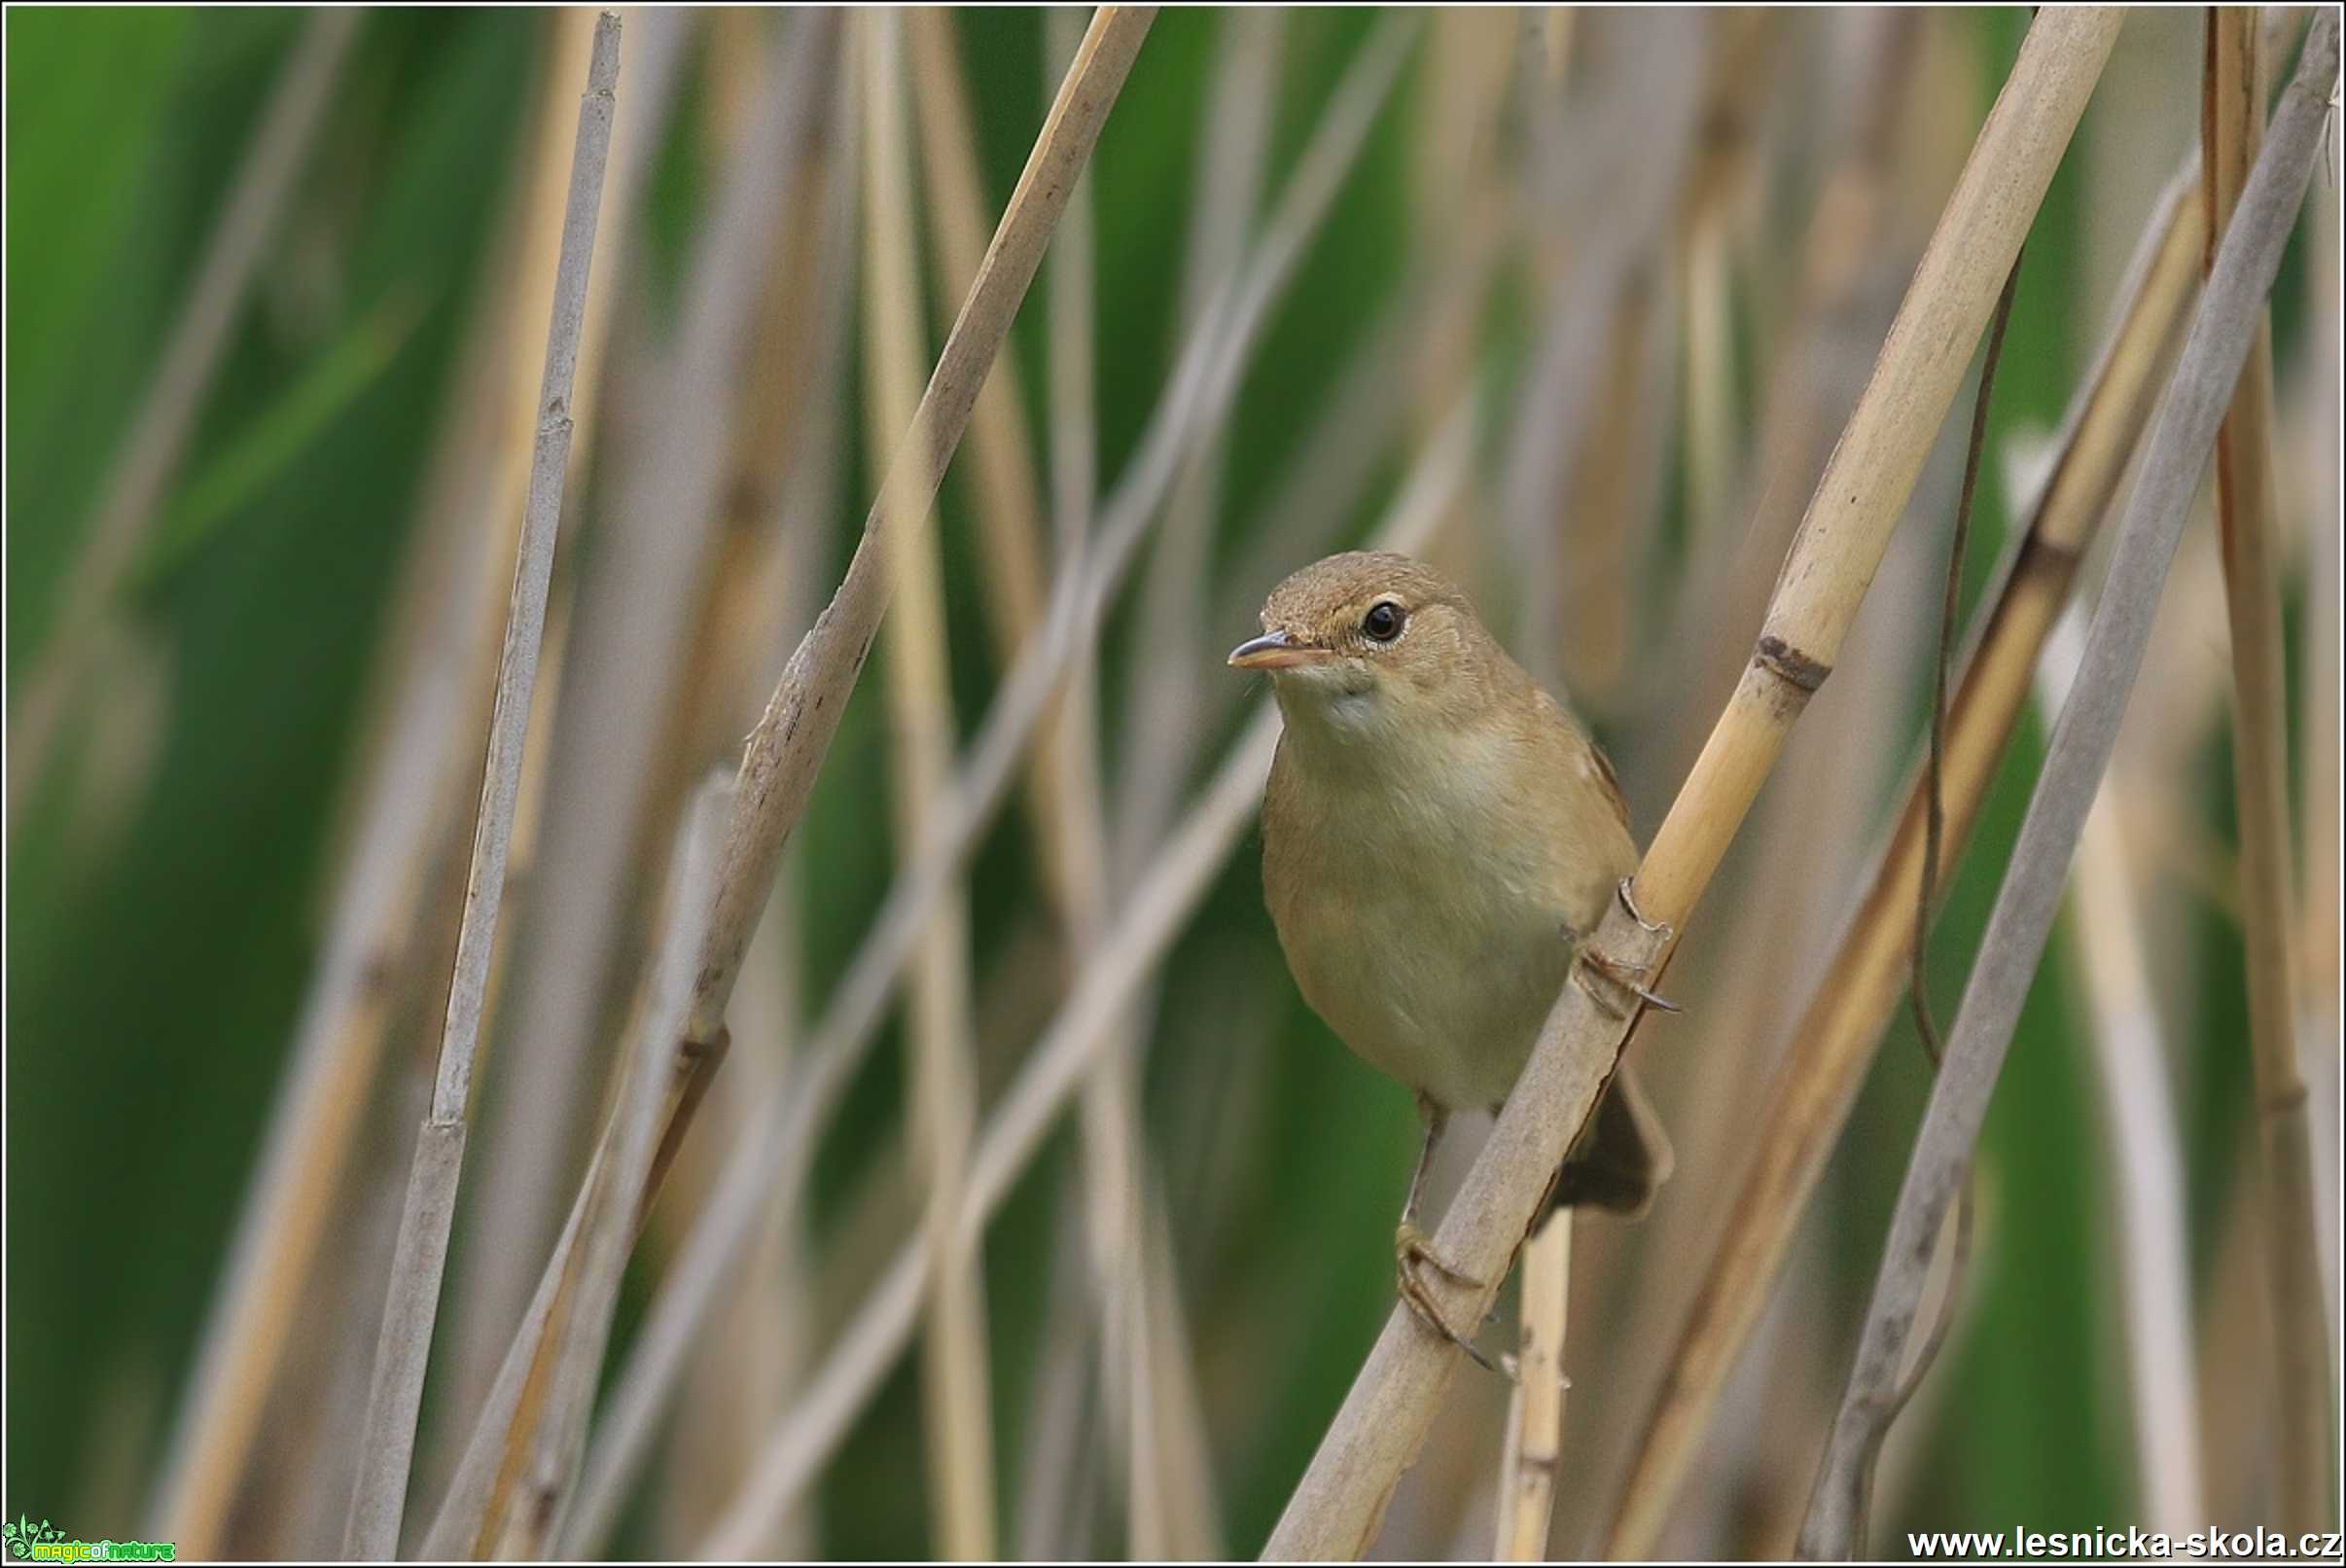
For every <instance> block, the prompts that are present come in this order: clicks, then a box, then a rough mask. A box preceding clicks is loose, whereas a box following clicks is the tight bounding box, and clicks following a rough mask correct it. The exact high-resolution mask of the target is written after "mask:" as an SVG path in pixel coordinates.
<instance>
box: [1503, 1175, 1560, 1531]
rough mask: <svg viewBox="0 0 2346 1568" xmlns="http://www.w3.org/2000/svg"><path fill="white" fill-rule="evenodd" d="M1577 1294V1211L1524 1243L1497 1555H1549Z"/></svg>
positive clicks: (1556, 1216) (1551, 1219)
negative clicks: (1568, 1320)
mask: <svg viewBox="0 0 2346 1568" xmlns="http://www.w3.org/2000/svg"><path fill="white" fill-rule="evenodd" d="M1571 1296H1572V1210H1570V1209H1558V1210H1556V1211H1555V1212H1554V1213H1552V1214H1550V1215H1549V1216H1548V1217H1547V1223H1546V1225H1543V1226H1542V1227H1540V1229H1538V1230H1537V1231H1536V1232H1535V1233H1534V1234H1533V1236H1532V1238H1531V1240H1529V1241H1527V1242H1525V1243H1524V1245H1523V1325H1522V1336H1521V1340H1520V1349H1519V1351H1518V1353H1517V1355H1516V1358H1515V1388H1514V1394H1513V1397H1512V1399H1511V1401H1510V1403H1509V1433H1508V1444H1507V1463H1506V1464H1505V1465H1503V1466H1502V1467H1501V1469H1500V1478H1499V1542H1498V1546H1497V1549H1496V1550H1493V1551H1492V1553H1491V1556H1492V1558H1493V1559H1494V1560H1495V1561H1499V1562H1543V1561H1545V1560H1546V1557H1547V1526H1548V1521H1549V1520H1550V1519H1552V1518H1553V1517H1554V1516H1555V1509H1556V1477H1557V1474H1558V1472H1559V1471H1561V1469H1562V1468H1563V1463H1564V1391H1565V1389H1567V1388H1568V1387H1570V1386H1571V1384H1570V1382H1569V1381H1568V1380H1567V1378H1566V1377H1565V1375H1564V1321H1565V1311H1566V1307H1567V1303H1568V1302H1569V1301H1570V1299H1571Z"/></svg>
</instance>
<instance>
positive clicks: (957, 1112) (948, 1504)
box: [854, 11, 1084, 1561]
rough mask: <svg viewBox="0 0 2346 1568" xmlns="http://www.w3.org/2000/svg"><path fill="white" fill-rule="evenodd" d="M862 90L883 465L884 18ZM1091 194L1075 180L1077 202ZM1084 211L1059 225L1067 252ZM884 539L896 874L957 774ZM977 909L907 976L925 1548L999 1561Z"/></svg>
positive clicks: (898, 368) (905, 553) (887, 403)
mask: <svg viewBox="0 0 2346 1568" xmlns="http://www.w3.org/2000/svg"><path fill="white" fill-rule="evenodd" d="M855 20H856V26H855V34H854V37H855V49H854V55H855V60H856V73H855V75H856V80H857V82H858V85H859V87H860V89H861V99H862V107H863V114H864V156H865V168H864V179H865V201H864V215H865V252H864V273H865V290H864V299H865V306H864V337H865V345H864V355H865V367H866V369H865V385H866V387H867V389H868V390H867V394H866V398H865V410H866V415H867V424H868V426H869V429H868V431H867V437H866V439H867V440H868V441H869V442H870V444H871V449H872V450H874V451H884V450H886V449H887V444H888V442H889V441H890V440H892V439H895V438H896V437H897V436H898V435H899V434H900V433H902V432H904V431H906V430H907V429H909V428H911V420H912V412H913V409H914V407H915V401H916V399H917V398H918V397H919V390H918V388H919V384H920V365H921V360H922V358H923V357H924V356H923V352H922V351H923V348H924V344H923V342H922V337H923V330H922V323H921V311H920V285H919V281H918V279H917V278H916V277H915V276H914V268H915V267H916V266H917V264H918V261H919V251H918V240H917V239H916V237H915V229H914V223H913V216H912V174H911V168H910V166H909V162H910V150H909V148H908V146H907V143H908V141H909V134H908V132H907V130H906V125H905V117H906V109H905V99H906V92H905V91H904V90H903V84H904V72H903V67H902V61H901V54H902V45H901V31H900V29H901V21H902V18H899V17H897V16H896V15H894V14H892V13H889V12H884V11H866V12H862V13H859V14H858V15H857V17H856V18H855ZM1083 189H1084V184H1083V182H1082V181H1081V180H1080V179H1079V180H1078V181H1077V183H1076V191H1077V192H1078V193H1079V194H1080V193H1081V192H1082V191H1083ZM1079 210H1080V209H1079V208H1078V207H1077V206H1076V205H1075V204H1074V202H1073V201H1072V200H1071V202H1070V205H1069V207H1068V209H1067V212H1066V213H1065V214H1063V215H1062V217H1061V219H1060V223H1059V240H1060V243H1061V244H1062V245H1064V243H1065V241H1066V239H1067V237H1068V232H1069V227H1070V224H1071V223H1072V222H1073V220H1074V218H1075V215H1076V213H1077V212H1078V211H1079ZM884 534H885V538H886V539H887V541H888V542H889V546H890V549H891V557H890V559H891V569H892V571H893V572H894V575H895V578H896V591H897V594H898V595H899V597H900V598H901V599H902V600H903V608H902V610H901V611H900V612H899V613H897V614H896V615H892V616H890V617H888V619H887V620H886V622H885V623H884V624H882V626H881V635H882V636H883V637H884V638H885V639H886V646H887V656H888V657H887V659H886V662H885V664H884V666H883V671H884V674H885V676H886V688H887V698H888V721H889V735H890V745H889V762H890V769H891V788H890V792H889V794H890V800H889V804H890V807H891V816H892V818H893V820H894V825H895V833H896V838H897V843H898V858H899V859H900V860H901V861H910V860H913V859H917V858H918V856H919V855H920V853H921V852H922V850H923V849H924V848H925V847H926V846H927V844H928V843H929V842H930V841H931V840H932V839H933V837H935V835H936V833H937V831H938V828H939V822H938V816H939V809H938V808H939V805H940V802H942V801H943V799H944V791H943V786H944V784H945V782H946V779H947V777H948V775H949V774H950V772H951V769H952V762H953V734H952V692H951V688H950V684H949V681H948V679H947V675H946V669H945V662H946V656H945V649H944V644H943V641H942V638H943V636H944V631H945V603H944V572H943V565H942V561H941V560H940V558H939V549H938V542H937V538H936V533H935V530H934V529H933V528H932V527H930V526H929V518H928V515H927V508H926V507H923V508H922V509H921V511H920V512H918V513H912V514H909V515H906V516H900V517H891V518H888V519H887V520H886V523H885V524H884ZM969 945H970V931H969V903H968V897H967V894H966V892H965V891H964V890H963V889H962V887H961V886H960V885H959V884H958V883H956V884H955V885H954V886H953V887H951V888H949V889H948V890H947V891H946V892H945V893H944V894H943V895H942V897H941V898H940V899H939V901H938V905H937V909H936V911H935V912H934V913H933V914H932V915H931V916H930V918H929V922H928V928H927V929H926V930H925V931H924V932H923V933H922V935H921V939H920V946H919V951H918V952H917V953H916V954H915V956H914V958H913V964H912V975H911V984H910V998H909V1008H908V1027H907V1029H906V1045H907V1049H908V1052H909V1058H910V1059H909V1060H908V1061H907V1063H906V1081H907V1082H908V1084H909V1085H910V1086H911V1091H910V1100H911V1105H910V1118H909V1121H910V1135H909V1137H908V1138H907V1140H906V1143H907V1147H908V1151H909V1153H910V1156H911V1171H912V1181H913V1186H914V1190H915V1191H916V1193H918V1194H920V1199H919V1200H920V1202H921V1203H922V1205H923V1213H924V1218H923V1220H922V1222H921V1229H922V1231H923V1233H924V1234H925V1235H926V1236H927V1238H928V1243H929V1245H930V1246H931V1247H932V1248H934V1249H935V1255H936V1257H935V1266H936V1269H937V1272H938V1279H939V1285H938V1290H937V1294H936V1297H935V1299H934V1300H933V1301H932V1302H931V1303H930V1311H929V1318H928V1325H927V1332H926V1335H925V1336H924V1340H923V1344H922V1364H921V1398H922V1407H923V1410H924V1419H923V1422H922V1425H923V1429H924V1431H925V1434H926V1439H927V1453H928V1461H929V1471H928V1474H929V1476H930V1479H931V1486H930V1510H931V1521H930V1540H931V1543H932V1546H933V1550H935V1551H936V1552H937V1554H939V1555H941V1556H945V1557H951V1558H954V1559H956V1560H962V1561H970V1560H978V1559H983V1558H987V1557H991V1556H993V1555H994V1554H995V1551H994V1540H995V1534H996V1530H995V1519H994V1443H993V1435H994V1423H993V1391H992V1384H991V1378H990V1372H989V1367H988V1360H987V1353H986V1327H985V1322H986V1306H985V1286H984V1274H983V1269H982V1264H983V1258H982V1255H981V1254H979V1253H978V1252H977V1250H976V1249H974V1248H964V1247H963V1246H962V1245H961V1244H960V1238H959V1237H957V1236H956V1235H955V1234H954V1232H953V1228H952V1225H951V1218H952V1198H953V1194H954V1193H955V1192H956V1191H958V1189H959V1187H960V1185H961V1181H962V1176H963V1173H964V1170H965V1168H966V1166H967V1164H968V1161H969V1148H970V1138H971V1135H972V1130H973V1128H974V1127H975V1125H976V1122H977V1082H976V1069H975V1065H974V1063H973V1061H972V1059H971V1057H972V1052H973V1049H974V1042H973V1039H972V1026H971V980H970V955H969Z"/></svg>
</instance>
